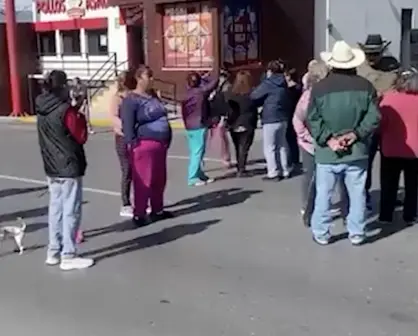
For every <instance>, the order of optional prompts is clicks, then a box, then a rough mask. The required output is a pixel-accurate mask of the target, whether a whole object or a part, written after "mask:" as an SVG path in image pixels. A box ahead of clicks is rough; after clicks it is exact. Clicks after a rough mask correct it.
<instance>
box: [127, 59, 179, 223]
mask: <svg viewBox="0 0 418 336" xmlns="http://www.w3.org/2000/svg"><path fill="white" fill-rule="evenodd" d="M133 76H134V78H133V80H132V82H133V81H134V82H136V88H135V89H134V90H132V91H131V92H129V93H128V94H127V95H126V97H125V98H124V99H123V100H122V103H121V105H120V116H121V119H122V134H123V137H124V139H125V143H126V144H127V146H128V150H129V151H130V159H131V164H132V182H133V189H134V202H133V203H134V207H133V224H134V225H135V226H136V227H141V226H144V225H146V224H147V222H148V220H150V221H153V222H154V221H158V220H164V219H168V218H171V217H172V216H173V214H172V213H171V212H168V211H165V210H164V192H165V187H166V183H167V154H168V148H169V146H170V143H171V139H172V130H171V127H170V123H169V121H168V115H167V110H166V108H165V107H164V105H163V103H162V102H161V101H160V99H159V98H158V97H156V95H155V94H153V93H150V92H151V91H152V90H150V88H151V83H152V78H153V74H152V71H151V69H150V68H149V67H147V66H145V65H141V66H139V67H138V69H137V70H136V71H135V73H134V74H133ZM148 202H149V203H150V205H151V213H150V215H149V217H148V218H147V217H146V215H147V211H146V210H147V206H148Z"/></svg>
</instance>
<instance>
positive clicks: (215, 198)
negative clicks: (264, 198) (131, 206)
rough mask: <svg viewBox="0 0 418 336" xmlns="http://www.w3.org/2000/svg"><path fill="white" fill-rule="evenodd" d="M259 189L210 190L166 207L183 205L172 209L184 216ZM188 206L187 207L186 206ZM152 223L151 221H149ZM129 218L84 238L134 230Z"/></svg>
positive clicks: (229, 202)
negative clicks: (177, 208)
mask: <svg viewBox="0 0 418 336" xmlns="http://www.w3.org/2000/svg"><path fill="white" fill-rule="evenodd" d="M260 192H261V190H242V189H241V188H230V189H224V190H219V191H212V192H209V193H206V194H203V195H199V196H195V197H191V198H186V199H184V200H182V201H179V202H177V203H174V204H170V206H168V207H167V208H170V209H172V208H176V207H185V208H183V209H179V210H174V211H173V215H174V216H175V217H179V216H185V215H188V214H192V213H195V212H199V211H204V210H208V209H214V208H220V207H227V206H231V205H235V204H239V203H242V202H245V201H246V200H247V199H248V198H249V197H251V196H252V195H253V194H257V193H260ZM187 206H189V207H187ZM149 224H152V223H149ZM134 229H136V227H134V226H133V225H132V223H131V220H126V221H123V222H118V223H115V224H111V225H109V226H105V227H100V228H96V229H91V230H87V231H85V232H84V235H85V238H86V239H90V238H94V237H98V236H102V235H107V234H110V233H114V232H125V231H130V230H134Z"/></svg>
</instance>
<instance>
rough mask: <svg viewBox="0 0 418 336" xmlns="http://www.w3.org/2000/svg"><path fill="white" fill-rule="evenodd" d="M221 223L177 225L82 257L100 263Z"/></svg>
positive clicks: (216, 221)
mask: <svg viewBox="0 0 418 336" xmlns="http://www.w3.org/2000/svg"><path fill="white" fill-rule="evenodd" d="M219 222H220V220H219V219H212V220H208V221H203V222H199V223H193V224H181V225H176V226H173V227H169V228H165V229H163V230H161V231H159V232H156V233H151V234H148V235H145V236H140V237H137V238H134V239H130V240H126V241H124V242H120V243H116V244H113V245H110V246H107V247H103V248H99V249H96V250H91V251H88V252H86V253H83V254H82V255H81V256H82V257H87V256H89V257H90V256H92V257H93V258H94V260H95V261H96V262H98V261H100V260H103V259H108V258H112V257H116V256H118V255H122V254H126V253H131V252H135V251H138V250H142V249H145V248H149V247H153V246H158V245H164V244H167V243H170V242H173V241H175V240H178V239H181V238H183V237H185V236H189V235H195V234H199V233H201V232H203V231H205V230H206V229H208V228H209V227H211V226H212V225H215V224H217V223H219Z"/></svg>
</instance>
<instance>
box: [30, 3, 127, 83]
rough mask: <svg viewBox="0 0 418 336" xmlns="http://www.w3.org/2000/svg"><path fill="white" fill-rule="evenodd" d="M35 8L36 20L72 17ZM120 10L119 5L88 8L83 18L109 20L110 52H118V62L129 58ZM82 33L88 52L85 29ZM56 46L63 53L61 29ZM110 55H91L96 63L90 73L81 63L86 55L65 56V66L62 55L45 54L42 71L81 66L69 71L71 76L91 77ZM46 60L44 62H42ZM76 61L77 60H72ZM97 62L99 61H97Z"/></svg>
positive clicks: (82, 43)
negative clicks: (40, 11)
mask: <svg viewBox="0 0 418 336" xmlns="http://www.w3.org/2000/svg"><path fill="white" fill-rule="evenodd" d="M33 10H34V20H36V21H43V22H45V21H62V20H69V19H70V18H69V17H68V16H67V15H66V13H55V14H45V13H36V7H34V8H33ZM119 16H120V11H119V7H108V8H102V9H97V10H88V11H86V14H85V16H84V17H83V18H85V19H89V18H103V17H105V18H107V21H108V52H109V54H110V53H116V58H117V62H118V63H122V62H126V61H127V59H128V54H127V53H128V52H127V36H126V26H125V25H120V24H119V22H120V18H119ZM80 34H81V52H86V47H85V43H86V42H85V39H84V42H83V38H82V37H83V36H84V30H83V29H82V30H81V31H80ZM55 41H56V46H57V54H60V53H61V39H60V34H59V31H56V39H55ZM108 57H109V56H89V59H91V60H93V61H94V64H90V65H89V67H90V68H91V71H90V74H88V73H87V71H86V68H87V67H86V64H87V61H86V62H85V63H80V61H84V60H86V57H85V56H64V57H63V58H64V63H65V66H64V67H63V65H62V64H63V59H62V58H61V57H60V56H44V57H42V58H41V65H42V64H43V65H44V66H43V69H42V72H45V71H50V70H52V69H50V68H51V67H53V68H55V69H63V70H65V67H67V68H78V67H79V68H80V70H73V71H67V72H68V75H69V76H70V77H74V76H78V77H81V78H90V76H91V74H92V73H94V69H95V68H98V67H100V65H101V64H100V63H101V62H102V64H103V63H104V62H105V61H106V60H107V59H108ZM42 61H44V62H42ZM71 61H75V62H73V63H72V62H71ZM96 62H97V63H96ZM126 67H127V64H124V65H123V66H122V69H126Z"/></svg>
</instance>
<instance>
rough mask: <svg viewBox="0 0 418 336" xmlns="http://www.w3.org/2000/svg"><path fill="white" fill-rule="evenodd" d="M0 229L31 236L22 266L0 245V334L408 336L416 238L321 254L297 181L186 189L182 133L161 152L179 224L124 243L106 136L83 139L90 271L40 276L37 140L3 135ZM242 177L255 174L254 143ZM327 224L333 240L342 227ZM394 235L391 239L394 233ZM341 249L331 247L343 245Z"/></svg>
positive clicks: (18, 131) (7, 130)
mask: <svg viewBox="0 0 418 336" xmlns="http://www.w3.org/2000/svg"><path fill="white" fill-rule="evenodd" d="M0 131H1V133H0V151H1V155H2V160H1V163H0V167H1V169H0V214H1V215H0V225H6V224H12V223H14V222H15V220H16V217H18V216H21V217H23V218H25V220H26V221H27V223H28V233H27V236H26V241H25V242H26V246H27V248H28V250H27V251H26V252H25V254H24V255H23V256H19V255H17V254H15V253H13V252H12V251H13V248H14V247H13V244H12V242H9V241H7V242H5V243H4V244H2V245H1V246H0V330H1V331H0V334H1V335H18V336H23V335H31V336H38V335H39V336H40V335H42V336H53V335H61V336H67V335H68V336H69V335H71V336H72V335H83V336H114V335H121V336H131V335H132V336H134V335H135V336H220V335H227V336H245V335H248V336H251V335H260V336H278V335H280V336H303V335H309V336H416V334H417V330H418V273H417V272H418V258H417V255H418V228H417V227H413V228H408V229H405V230H401V231H399V232H383V233H380V234H379V231H376V230H374V233H377V235H376V236H375V237H374V238H373V240H374V243H373V244H369V245H366V246H363V247H360V248H353V247H352V246H351V245H350V244H349V243H348V241H347V240H345V239H341V240H339V241H338V242H337V243H335V244H333V245H331V246H328V247H325V248H321V247H319V246H317V245H315V244H314V243H313V242H312V241H311V236H310V234H309V232H308V231H307V230H306V229H305V228H303V226H302V224H301V223H300V219H299V216H298V211H299V178H298V177H295V178H293V179H291V180H287V181H284V182H281V183H273V184H272V183H267V184H266V183H264V182H262V181H261V179H260V176H254V177H252V178H249V179H241V180H237V179H234V178H231V177H230V176H229V175H228V172H225V171H224V170H222V169H221V166H220V163H219V161H218V160H216V155H215V154H216V153H214V152H213V151H212V152H210V153H209V156H210V157H212V158H215V159H214V160H210V161H208V162H207V164H206V168H207V169H208V170H209V174H211V175H212V176H214V177H219V178H220V179H219V180H218V181H217V182H216V183H214V184H212V185H210V186H207V187H202V188H188V187H187V186H186V178H185V176H186V164H187V157H186V156H187V153H186V150H185V142H184V137H183V135H182V133H181V132H180V131H179V132H178V133H176V134H175V136H174V143H173V146H172V148H171V150H170V159H169V185H168V190H167V200H168V202H167V203H168V206H169V208H170V209H171V210H173V211H174V212H175V214H176V218H174V219H172V220H167V221H163V222H160V223H156V224H153V225H150V226H148V227H144V228H141V229H139V230H135V231H132V230H127V225H126V224H127V223H126V222H124V221H123V220H121V218H119V216H118V211H119V206H120V203H119V198H118V187H119V181H118V179H119V170H118V165H117V161H116V155H115V153H114V150H113V139H112V136H111V134H109V133H100V134H97V135H95V136H94V137H92V139H91V140H90V141H89V143H88V145H87V154H88V161H89V168H88V174H87V176H86V178H85V187H86V193H85V205H84V220H83V226H84V229H85V230H86V235H87V241H86V242H85V243H83V244H82V246H81V250H82V251H81V252H82V253H84V254H85V255H89V256H92V257H94V258H96V259H97V261H98V263H97V265H96V266H95V267H94V268H92V269H89V270H85V271H81V272H70V273H63V272H61V271H60V270H59V269H57V268H48V267H46V266H44V264H43V261H44V258H45V244H46V243H47V229H46V227H47V222H46V214H47V201H48V195H47V193H46V190H45V186H44V181H45V177H44V174H43V171H42V167H41V161H40V156H39V149H38V147H37V137H36V132H35V130H34V128H33V126H31V125H9V124H1V125H0ZM251 155H252V157H251V159H252V160H253V162H252V166H251V168H252V169H254V170H255V173H257V174H260V173H261V172H262V170H261V168H262V166H261V164H260V163H259V162H258V159H260V157H261V143H260V139H259V137H257V141H256V143H255V144H254V147H253V151H252V154H251ZM340 222H341V221H337V222H336V227H335V232H336V233H341V232H342V230H343V228H342V225H341V223H340ZM394 231H395V230H394ZM343 237H344V236H343V235H341V238H343Z"/></svg>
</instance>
